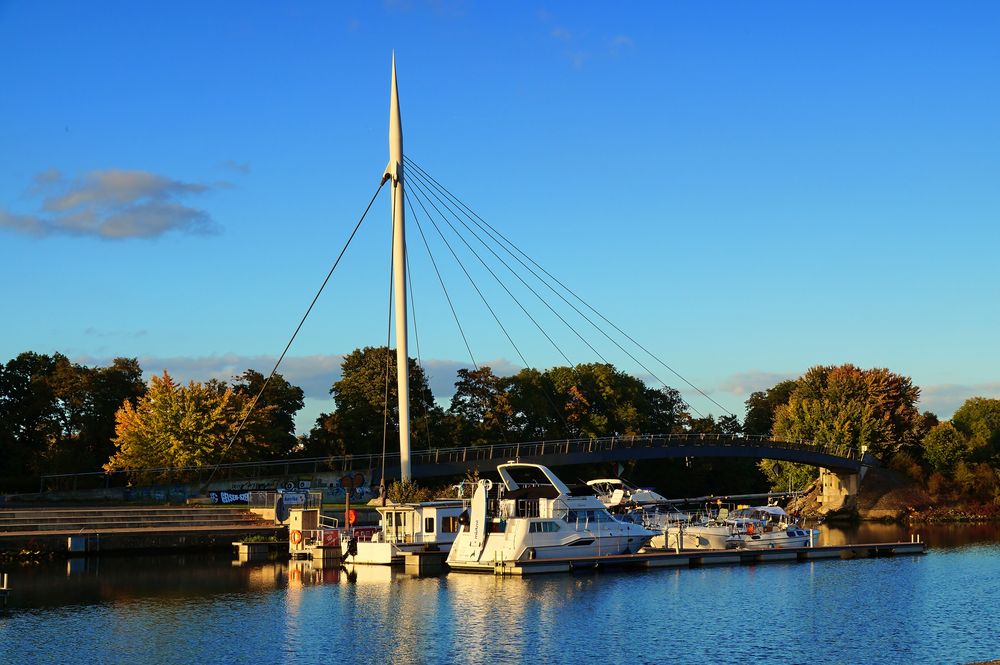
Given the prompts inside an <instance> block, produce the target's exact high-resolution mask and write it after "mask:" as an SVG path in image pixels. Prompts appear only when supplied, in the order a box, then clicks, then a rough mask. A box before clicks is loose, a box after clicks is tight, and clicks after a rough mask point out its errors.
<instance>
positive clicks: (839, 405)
mask: <svg viewBox="0 0 1000 665" xmlns="http://www.w3.org/2000/svg"><path fill="white" fill-rule="evenodd" d="M795 384H796V385H795V388H794V389H793V390H792V394H791V396H790V397H789V399H788V402H787V403H785V404H783V405H781V406H779V407H778V408H777V409H776V410H775V418H774V433H775V434H776V435H777V436H782V437H787V438H800V439H806V440H810V441H817V442H819V443H825V444H830V445H838V444H843V445H847V446H850V447H851V448H853V449H855V450H861V449H862V448H865V449H867V450H868V451H870V452H872V453H873V454H875V455H878V456H884V455H886V454H887V453H892V452H896V451H898V450H902V449H905V448H912V447H915V446H916V444H917V441H918V435H919V433H920V426H921V423H922V419H921V416H920V412H919V411H918V410H917V408H916V402H917V398H918V397H919V396H920V389H919V388H917V387H916V386H914V385H913V382H912V381H911V380H910V378H909V377H905V376H902V375H899V374H894V373H892V372H890V371H889V370H887V369H882V368H875V369H867V370H863V369H859V368H858V367H855V366H854V365H850V364H848V365H841V366H839V367H834V366H818V367H813V368H811V369H810V370H809V371H807V372H806V373H805V374H804V375H803V376H802V377H800V378H799V379H798V380H797V381H796V382H795Z"/></svg>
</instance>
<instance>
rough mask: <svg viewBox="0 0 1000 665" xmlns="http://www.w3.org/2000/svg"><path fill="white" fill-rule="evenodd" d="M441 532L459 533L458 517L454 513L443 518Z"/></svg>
mask: <svg viewBox="0 0 1000 665" xmlns="http://www.w3.org/2000/svg"><path fill="white" fill-rule="evenodd" d="M441 533H458V518H457V517H455V516H454V515H452V516H450V517H442V518H441Z"/></svg>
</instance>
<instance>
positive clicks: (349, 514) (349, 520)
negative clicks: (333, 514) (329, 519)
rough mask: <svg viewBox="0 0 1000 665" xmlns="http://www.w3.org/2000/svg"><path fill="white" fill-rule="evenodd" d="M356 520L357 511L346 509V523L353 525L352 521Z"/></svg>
mask: <svg viewBox="0 0 1000 665" xmlns="http://www.w3.org/2000/svg"><path fill="white" fill-rule="evenodd" d="M357 521H358V511H356V510H354V509H353V508H351V509H350V510H348V511H347V523H348V524H350V525H351V526H354V523H355V522H357Z"/></svg>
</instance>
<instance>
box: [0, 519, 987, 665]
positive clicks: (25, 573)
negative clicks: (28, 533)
mask: <svg viewBox="0 0 1000 665" xmlns="http://www.w3.org/2000/svg"><path fill="white" fill-rule="evenodd" d="M916 531H917V532H919V533H920V534H921V536H922V538H923V539H924V540H925V541H926V542H927V543H928V544H929V546H930V549H929V553H928V554H926V555H924V556H897V557H890V558H879V559H854V560H839V559H838V560H826V561H816V562H803V563H795V562H790V563H769V564H761V565H741V566H719V567H705V568H690V569H689V568H684V569H654V570H636V571H602V572H586V573H572V574H556V575H548V576H539V577H535V578H510V577H508V578H497V577H494V576H492V575H488V574H486V575H484V574H467V573H450V574H445V575H441V576H437V577H425V578H417V577H412V576H409V575H407V574H406V573H405V572H404V571H403V570H401V569H397V570H391V569H389V568H385V567H374V566H357V567H354V568H353V569H350V568H349V569H346V570H326V571H314V570H313V569H311V568H310V566H309V564H308V563H304V564H303V563H299V562H291V563H288V562H280V563H273V562H272V563H256V564H244V565H238V564H236V563H234V562H233V561H232V560H231V558H230V557H228V556H225V555H222V556H217V555H212V556H205V555H199V556H165V557H101V558H94V559H88V560H84V559H78V560H70V561H58V562H54V561H53V562H42V563H37V564H32V565H11V564H5V565H4V566H3V567H2V569H3V570H4V571H6V572H9V573H10V578H11V587H12V589H13V592H12V595H11V598H10V604H9V608H8V611H7V613H6V614H4V615H0V662H2V663H157V664H166V663H251V662H261V663H284V662H302V663H306V662H309V663H315V662H349V663H357V662H362V663H383V662H396V663H482V662H503V663H517V662H528V661H530V662H549V663H577V662H580V663H582V662H588V663H589V662H596V663H621V664H625V665H630V664H632V663H636V664H637V663H735V662H768V663H908V664H909V663H967V662H973V661H983V660H989V659H991V658H998V657H1000V636H998V633H997V631H996V627H997V626H998V625H1000V603H997V598H998V597H1000V527H998V526H997V525H972V526H940V527H922V528H919V529H916ZM912 532H913V530H911V529H904V528H901V527H897V526H891V525H890V526H885V525H865V526H862V527H858V528H851V529H839V528H827V527H824V528H823V529H822V535H821V544H822V543H829V544H841V543H844V542H854V543H859V542H876V541H887V540H906V541H908V540H909V538H910V534H911V533H912Z"/></svg>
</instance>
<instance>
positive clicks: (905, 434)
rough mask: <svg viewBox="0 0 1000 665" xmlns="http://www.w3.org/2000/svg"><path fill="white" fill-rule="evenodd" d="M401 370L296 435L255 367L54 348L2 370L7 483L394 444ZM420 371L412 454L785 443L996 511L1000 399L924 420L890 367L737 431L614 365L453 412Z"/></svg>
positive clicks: (284, 401) (522, 379)
mask: <svg viewBox="0 0 1000 665" xmlns="http://www.w3.org/2000/svg"><path fill="white" fill-rule="evenodd" d="M395 362H396V355H395V352H394V351H392V350H390V349H387V348H386V347H366V348H363V349H357V350H355V351H353V352H352V353H350V354H348V355H347V356H346V357H345V358H344V360H343V363H342V374H341V378H340V379H339V380H337V381H336V382H334V383H333V385H332V386H331V388H330V395H331V397H332V403H333V408H332V409H331V410H330V411H329V412H327V413H323V414H321V415H320V416H319V417H318V418H317V419H316V421H315V424H314V425H313V427H312V428H311V429H310V431H309V432H306V433H302V434H298V435H296V432H295V425H294V417H295V414H296V413H297V412H298V411H299V410H300V409H301V408H302V407H303V391H302V389H301V388H299V387H297V386H294V385H291V384H290V383H289V382H288V381H287V380H285V379H284V377H282V376H281V375H280V374H276V375H275V376H274V377H272V379H271V381H270V382H268V383H267V384H266V387H265V388H264V391H263V392H262V393H261V388H262V387H264V386H265V377H264V376H263V375H262V374H260V373H259V372H256V371H254V370H251V369H248V370H246V371H244V372H243V373H241V374H240V375H239V376H236V377H233V378H232V380H230V381H229V382H225V381H220V380H215V379H213V380H209V381H206V382H197V381H191V382H189V383H188V384H187V385H181V384H179V383H178V382H177V381H175V380H174V379H173V378H172V377H171V376H170V375H169V373H168V372H166V371H164V372H163V373H162V374H159V375H154V376H153V377H152V378H151V379H150V380H149V382H148V383H147V382H145V381H143V379H142V369H141V367H140V366H139V363H138V361H137V360H136V359H135V358H116V359H115V360H113V361H112V362H111V364H109V365H107V366H105V367H87V366H84V365H81V364H79V363H73V362H71V361H70V360H69V359H67V358H66V357H65V356H63V355H62V354H58V353H56V354H53V355H51V356H49V355H44V354H37V353H32V352H27V353H22V354H20V355H19V356H17V357H16V358H14V359H12V360H10V361H8V362H7V363H6V364H4V365H0V444H2V450H3V454H2V455H0V482H3V483H4V484H5V485H7V486H10V485H15V484H17V482H16V479H24V478H27V477H32V476H34V477H37V476H38V475H41V474H46V473H69V472H76V471H81V470H94V469H97V468H103V469H105V470H107V471H122V470H129V469H139V468H153V467H167V468H176V467H183V466H199V465H206V464H215V463H221V462H239V461H252V460H268V459H281V458H287V457H295V456H305V457H320V456H331V455H344V454H379V453H381V451H382V450H383V446H386V447H388V449H390V450H394V449H395V447H396V445H397V444H396V441H397V440H398V431H399V425H398V408H397V397H396V381H395V372H396V368H395ZM409 363H410V365H409V371H410V414H411V442H412V446H413V448H414V449H421V448H441V447H461V446H483V445H491V444H497V443H504V442H518V441H530V440H543V439H562V438H577V437H600V436H610V435H630V434H645V433H657V434H662V433H681V432H706V433H707V432H720V433H726V434H736V433H741V432H745V433H747V434H762V435H770V434H773V435H775V436H779V437H787V438H802V439H807V440H815V441H821V442H825V443H829V444H843V445H847V446H850V447H852V448H854V449H855V450H857V451H859V452H860V451H866V452H867V453H869V454H871V455H873V456H875V457H876V458H877V459H879V460H880V461H881V462H882V463H884V464H886V465H889V466H892V467H893V468H895V469H897V470H900V471H902V472H903V473H906V474H907V475H909V476H911V477H912V478H914V479H915V480H918V481H919V482H922V483H924V484H925V485H926V486H927V487H928V488H929V489H930V490H931V492H932V494H934V495H935V497H936V498H941V499H947V498H957V497H975V498H980V499H983V500H994V499H996V500H997V501H998V502H1000V400H996V399H988V398H981V397H977V398H972V399H970V400H968V401H967V402H966V403H965V404H964V405H962V407H961V408H960V409H959V410H958V411H956V412H955V414H954V415H953V417H952V419H951V420H950V421H947V422H939V420H938V418H937V417H936V416H935V415H934V414H932V413H929V412H924V413H921V412H920V411H919V410H918V408H917V400H918V398H919V394H920V391H919V388H917V387H916V386H914V385H913V382H912V381H911V379H910V378H909V377H906V376H903V375H900V374H896V373H893V372H891V371H889V370H887V369H884V368H874V369H861V368H858V367H856V366H854V365H850V364H847V365H840V366H817V367H813V368H811V369H809V370H808V371H807V372H806V373H805V374H803V375H802V376H801V377H799V378H798V379H795V380H789V381H782V382H779V383H777V384H775V385H774V386H772V387H771V388H769V389H767V390H763V391H759V392H754V393H753V394H752V395H751V396H750V397H749V399H747V401H746V405H745V406H746V409H745V417H744V419H743V421H742V422H740V420H739V419H738V418H736V417H734V416H731V415H725V416H721V417H718V418H716V417H713V416H712V415H708V416H704V417H701V416H694V415H692V413H691V412H690V410H689V408H688V406H687V405H686V404H685V402H684V400H683V399H682V397H681V395H680V393H679V392H678V391H677V390H676V389H674V388H670V387H662V388H654V387H650V386H647V385H646V384H645V383H644V382H643V381H641V380H640V379H638V378H636V377H633V376H630V375H629V374H627V373H625V372H622V371H620V370H618V369H617V368H615V367H614V366H613V365H610V364H605V363H587V364H580V365H575V366H572V367H569V366H561V367H552V368H549V369H546V370H537V369H523V370H521V371H520V372H518V373H516V374H514V375H511V376H498V375H496V374H495V373H494V372H493V370H492V369H491V368H490V367H486V366H482V367H478V368H475V369H462V370H459V371H458V374H457V376H456V382H455V391H454V394H453V396H452V397H451V400H450V402H449V403H448V404H447V405H445V404H443V403H441V402H439V401H438V400H436V399H435V397H434V395H433V394H432V392H431V390H430V387H429V385H428V382H427V377H426V375H425V373H424V371H423V369H422V368H421V367H420V366H419V365H418V364H417V363H416V362H415V361H414V360H413V359H410V361H409ZM258 394H260V397H259V399H257V403H256V404H255V405H253V401H254V399H255V398H257V396H258ZM251 405H253V408H251ZM678 464H679V463H678V462H671V463H666V462H664V463H662V464H648V463H647V464H644V465H643V466H642V467H639V466H638V465H635V464H631V465H628V466H627V468H628V469H629V472H630V473H631V474H632V475H633V476H635V477H636V480H643V481H646V482H650V484H657V482H656V480H655V478H654V476H655V475H656V474H662V473H664V472H669V473H670V475H671V477H673V478H677V477H678V476H679V475H681V469H680V468H676V469H675V468H674V467H677V465H678ZM685 465H686V470H684V472H683V475H685V476H688V477H695V478H702V479H707V478H708V477H714V478H715V479H717V480H718V479H725V480H727V481H734V480H736V479H739V478H744V477H746V476H748V475H754V476H755V478H754V479H753V481H752V482H751V484H750V485H746V484H744V485H743V486H744V487H747V488H750V487H752V488H753V489H756V488H757V486H756V485H754V484H753V483H759V482H760V481H762V480H763V479H766V481H767V483H768V484H770V485H771V486H772V487H773V488H775V489H780V490H784V489H788V488H789V487H791V488H793V489H799V488H802V487H803V486H805V485H807V484H808V483H809V482H810V481H811V480H813V479H814V478H815V476H816V474H817V470H816V469H815V468H814V467H806V466H801V465H795V464H789V463H778V462H773V461H768V460H764V461H762V462H760V464H759V465H758V467H757V468H758V469H759V471H760V472H761V474H763V475H760V474H758V473H757V471H756V470H755V469H753V468H748V467H747V465H746V463H745V462H744V461H738V460H729V461H722V460H711V461H710V460H698V461H696V462H694V463H692V461H691V460H688V461H687V462H686V463H685ZM688 479H690V478H688ZM684 486H685V485H684V483H683V482H680V484H679V485H678V488H680V487H684ZM687 487H688V488H690V487H691V486H690V485H687ZM732 491H735V490H732Z"/></svg>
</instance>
